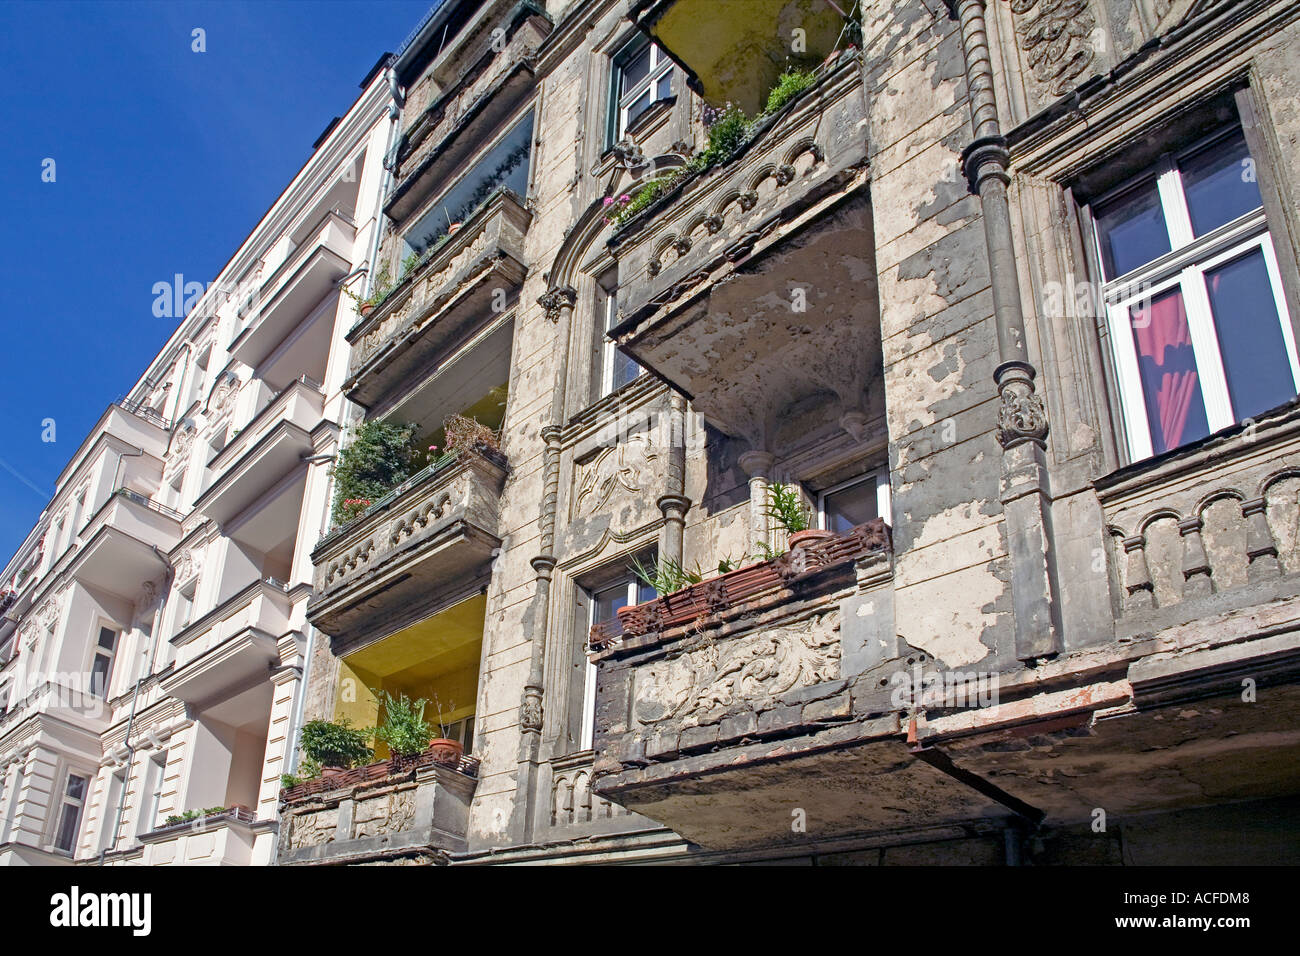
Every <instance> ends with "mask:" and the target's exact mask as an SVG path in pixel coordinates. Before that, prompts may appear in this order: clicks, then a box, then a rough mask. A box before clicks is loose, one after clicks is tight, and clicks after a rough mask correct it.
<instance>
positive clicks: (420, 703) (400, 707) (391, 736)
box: [374, 691, 434, 757]
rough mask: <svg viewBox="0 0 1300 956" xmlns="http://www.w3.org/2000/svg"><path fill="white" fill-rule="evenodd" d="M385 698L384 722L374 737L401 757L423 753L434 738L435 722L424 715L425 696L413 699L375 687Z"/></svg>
mask: <svg viewBox="0 0 1300 956" xmlns="http://www.w3.org/2000/svg"><path fill="white" fill-rule="evenodd" d="M374 693H375V696H376V697H381V698H383V702H384V722H383V723H382V724H381V725H380V726H378V727H376V728H375V740H382V741H383V742H384V743H386V744H387V745H388V749H389V750H391V751H392V752H393V754H394V755H396V756H399V757H413V756H415V755H416V754H421V753H424V751H425V750H427V749H428V747H429V742H430V741H431V740H433V734H434V731H433V725H432V724H430V723H429V722H428V721H426V720H425V719H424V705H425V704H427V703H428V701H426V700H424V699H420V700H411V699H410V698H409V697H407V696H406V695H405V694H401V695H399V696H398V697H396V698H395V697H393V695H392V694H390V693H388V692H387V691H375V692H374Z"/></svg>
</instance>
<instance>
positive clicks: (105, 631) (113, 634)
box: [99, 627, 117, 651]
mask: <svg viewBox="0 0 1300 956" xmlns="http://www.w3.org/2000/svg"><path fill="white" fill-rule="evenodd" d="M115 643H117V631H114V630H112V629H110V628H107V627H101V628H100V629H99V646H100V647H106V648H108V649H109V650H110V651H111V650H112V649H113V645H114V644H115Z"/></svg>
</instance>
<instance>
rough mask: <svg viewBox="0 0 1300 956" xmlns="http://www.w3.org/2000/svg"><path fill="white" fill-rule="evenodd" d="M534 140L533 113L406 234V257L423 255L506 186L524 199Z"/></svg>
mask: <svg viewBox="0 0 1300 956" xmlns="http://www.w3.org/2000/svg"><path fill="white" fill-rule="evenodd" d="M532 143H533V114H532V113H531V112H530V113H528V114H527V115H526V116H525V117H524V118H523V119H522V120H520V121H519V122H518V123H516V124H515V125H514V127H513V128H511V130H510V132H508V133H506V134H505V135H504V136H502V137H501V139H499V140H498V141H497V142H496V143H495V145H493V146H492V148H491V149H489V150H488V151H487V152H485V153H484V154H483V156H482V158H481V159H479V160H478V161H477V162H476V163H474V165H473V167H471V169H470V171H469V172H468V173H466V174H465V175H464V176H462V177H461V179H460V181H459V182H457V183H456V184H455V185H454V186H452V187H451V188H450V189H448V190H447V191H446V193H444V194H443V196H442V198H441V199H439V200H438V201H437V202H436V203H434V204H433V206H432V207H430V208H429V210H428V211H427V212H425V213H424V215H423V216H421V217H420V219H419V221H418V222H417V223H416V224H415V225H414V226H412V227H411V229H410V230H409V231H408V232H407V233H406V236H405V239H404V242H405V248H404V249H403V251H402V256H403V258H405V257H406V256H409V255H411V254H413V253H419V254H422V253H424V252H426V251H427V250H428V248H429V247H430V246H432V245H435V244H437V243H438V241H439V240H441V239H442V237H443V236H446V235H448V234H450V232H451V231H452V228H451V227H452V226H453V225H454V226H456V227H457V228H459V227H460V225H461V224H462V223H464V222H465V220H466V219H468V218H469V217H470V216H471V215H472V214H473V212H474V210H476V209H477V208H478V207H479V206H480V205H482V204H483V203H484V202H486V201H487V200H488V199H489V198H490V197H491V196H492V195H493V194H494V193H495V192H496V191H497V190H498V189H500V188H501V187H503V186H504V187H506V188H507V189H510V190H511V191H512V192H514V194H515V195H516V196H518V197H519V198H520V199H523V198H525V197H526V196H527V195H528V176H529V169H530V156H531V155H532Z"/></svg>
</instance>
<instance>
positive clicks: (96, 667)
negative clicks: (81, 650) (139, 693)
mask: <svg viewBox="0 0 1300 956" xmlns="http://www.w3.org/2000/svg"><path fill="white" fill-rule="evenodd" d="M116 653H117V631H115V630H114V629H113V628H111V627H101V628H100V629H99V640H97V641H96V642H95V655H94V657H93V658H92V659H91V662H90V692H91V693H92V694H94V695H95V696H96V697H107V696H108V686H109V681H110V680H111V679H112V677H113V655H114V654H116Z"/></svg>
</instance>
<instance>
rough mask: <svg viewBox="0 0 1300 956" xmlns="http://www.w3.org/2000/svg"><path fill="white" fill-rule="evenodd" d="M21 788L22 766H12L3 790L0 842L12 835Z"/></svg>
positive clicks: (8, 839)
mask: <svg viewBox="0 0 1300 956" xmlns="http://www.w3.org/2000/svg"><path fill="white" fill-rule="evenodd" d="M22 790H23V768H22V767H21V766H18V767H14V770H13V776H12V777H11V778H10V780H9V786H8V788H7V789H6V790H5V803H4V812H5V817H4V826H3V827H0V843H8V842H9V841H10V839H11V838H12V836H13V829H14V819H15V818H16V817H17V816H18V797H19V795H20V794H21V793H22Z"/></svg>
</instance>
